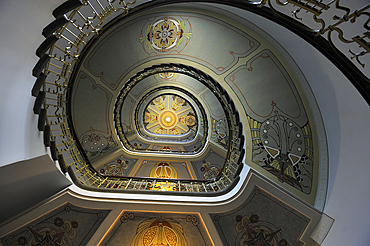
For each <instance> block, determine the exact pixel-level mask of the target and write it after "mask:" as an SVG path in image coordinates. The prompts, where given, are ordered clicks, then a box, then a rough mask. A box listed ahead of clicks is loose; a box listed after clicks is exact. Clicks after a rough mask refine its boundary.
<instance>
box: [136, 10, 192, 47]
mask: <svg viewBox="0 0 370 246" xmlns="http://www.w3.org/2000/svg"><path fill="white" fill-rule="evenodd" d="M185 28H186V25H185V23H184V21H181V20H175V19H173V18H169V17H164V18H162V19H159V20H157V21H156V22H154V23H152V24H150V25H148V26H147V28H146V30H145V32H146V37H140V38H139V42H140V43H142V42H144V40H146V43H145V44H146V46H147V47H148V48H149V49H150V50H156V51H159V52H166V51H168V50H171V49H172V48H174V47H178V46H179V45H180V44H181V43H182V41H183V37H186V38H187V39H190V38H191V37H192V33H185Z"/></svg>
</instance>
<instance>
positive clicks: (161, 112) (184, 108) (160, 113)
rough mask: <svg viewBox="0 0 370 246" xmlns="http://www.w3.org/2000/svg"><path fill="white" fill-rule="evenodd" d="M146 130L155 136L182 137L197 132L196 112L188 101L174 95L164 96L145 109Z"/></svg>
mask: <svg viewBox="0 0 370 246" xmlns="http://www.w3.org/2000/svg"><path fill="white" fill-rule="evenodd" d="M144 111H145V113H144V117H143V119H144V126H145V127H144V128H145V130H146V131H148V132H151V133H154V134H163V135H180V134H186V133H187V132H189V131H190V130H192V129H193V130H194V131H197V129H195V128H194V127H195V126H196V123H197V119H196V112H195V111H194V107H193V106H192V104H191V103H189V101H187V100H186V99H184V98H182V97H180V96H176V95H173V94H163V95H160V96H158V97H156V98H155V99H153V100H152V101H151V102H150V103H149V104H148V105H147V106H146V108H145V110H144Z"/></svg>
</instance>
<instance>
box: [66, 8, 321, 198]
mask: <svg viewBox="0 0 370 246" xmlns="http://www.w3.org/2000/svg"><path fill="white" fill-rule="evenodd" d="M251 27H252V26H251ZM253 29H254V31H252V30H251V29H248V28H247V27H246V25H244V26H243V25H240V23H238V22H235V21H234V20H231V19H229V18H227V17H224V16H221V15H218V14H212V13H208V12H207V11H196V10H190V9H187V8H177V9H176V10H174V9H172V8H171V7H166V8H158V9H153V10H151V11H147V12H146V13H142V14H138V15H137V16H135V18H126V19H124V20H123V21H117V22H115V23H114V24H113V25H111V26H110V28H109V29H108V30H105V31H104V32H102V34H101V35H100V36H99V37H98V38H97V39H96V40H94V43H93V44H92V45H91V46H90V47H89V49H87V50H86V52H85V53H84V55H83V57H82V59H81V62H80V64H79V66H78V68H77V69H76V70H75V72H74V82H73V86H72V87H71V104H70V108H71V116H72V122H73V126H74V131H75V133H76V135H77V137H78V139H79V142H80V144H81V146H82V147H83V149H84V151H85V153H86V156H87V158H89V162H90V164H91V165H92V167H93V168H94V169H95V170H96V171H97V172H98V173H99V174H100V175H103V176H107V177H111V176H116V177H120V176H126V177H160V178H166V179H183V180H208V179H214V178H215V177H218V175H220V174H221V173H222V172H223V171H227V168H225V165H226V164H227V163H228V160H229V158H230V157H232V153H231V152H230V148H231V147H230V146H232V145H233V144H235V143H236V142H238V143H239V141H240V139H237V138H235V137H234V136H233V135H230V133H231V131H232V130H233V129H237V128H239V129H242V131H243V133H244V135H245V139H243V140H242V141H245V145H244V143H243V145H244V148H246V158H245V159H244V162H245V164H247V165H249V166H250V167H252V168H254V169H256V170H257V171H258V172H260V173H262V174H263V175H265V176H266V177H268V178H269V179H271V180H272V181H273V182H275V183H276V184H278V185H280V186H282V187H283V188H285V189H288V190H289V191H291V192H292V193H294V194H295V195H298V196H299V197H301V198H303V199H304V200H306V201H308V202H309V203H311V204H312V203H314V200H315V196H316V189H317V186H318V169H319V163H318V154H319V153H318V147H317V142H318V140H317V136H316V135H315V134H316V129H315V124H314V123H313V118H312V113H311V111H310V106H309V104H308V101H307V99H306V96H305V93H306V92H307V90H306V91H305V92H303V90H302V88H301V85H300V83H305V81H304V79H302V76H301V75H299V76H298V77H299V79H298V77H297V75H296V74H295V73H294V72H293V70H294V71H297V69H295V68H293V69H292V68H291V66H294V63H291V62H290V63H289V64H288V63H287V61H286V60H285V58H283V56H282V55H281V54H280V53H279V52H278V51H277V49H276V48H275V47H276V46H278V44H276V43H274V46H272V45H271V43H269V42H267V41H266V40H265V39H264V38H262V37H261V36H260V35H259V34H261V33H263V32H262V31H259V34H257V33H256V32H255V30H256V29H255V28H253ZM221 34H222V35H221ZM279 49H280V48H279ZM182 66H191V67H192V68H194V69H195V70H196V71H199V73H201V74H204V76H205V77H207V78H212V79H213V80H214V81H216V83H217V85H216V87H218V88H219V89H217V91H220V94H217V93H216V90H215V89H212V86H211V87H210V86H209V85H207V84H206V83H205V82H204V81H203V80H202V79H200V78H198V77H197V76H196V75H194V73H193V74H191V73H190V74H186V73H184V72H183V71H182V70H181V67H182ZM157 68H158V71H157V72H156V69H157ZM166 68H170V69H166ZM176 71H178V72H176ZM184 71H185V70H184ZM302 80H303V81H302ZM222 101H233V103H231V104H230V105H232V106H227V105H224V104H223V103H222ZM310 103H311V104H312V102H310ZM229 107H230V108H229ZM235 108H237V110H238V111H239V113H240V115H239V114H238V113H235V114H231V115H229V116H228V110H233V109H235ZM228 117H229V118H228ZM229 119H233V120H234V121H235V122H239V121H241V122H242V128H240V127H241V125H232V123H231V122H230V120H229ZM175 174H176V175H175Z"/></svg>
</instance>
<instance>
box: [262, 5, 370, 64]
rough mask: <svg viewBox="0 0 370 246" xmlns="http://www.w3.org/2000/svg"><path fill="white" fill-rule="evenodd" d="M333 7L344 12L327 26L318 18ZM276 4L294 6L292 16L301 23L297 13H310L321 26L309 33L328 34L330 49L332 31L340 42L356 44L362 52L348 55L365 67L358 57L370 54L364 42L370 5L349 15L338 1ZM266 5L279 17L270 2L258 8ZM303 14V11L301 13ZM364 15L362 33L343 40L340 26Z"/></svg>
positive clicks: (368, 27) (369, 47) (369, 37)
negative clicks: (365, 17)
mask: <svg viewBox="0 0 370 246" xmlns="http://www.w3.org/2000/svg"><path fill="white" fill-rule="evenodd" d="M334 3H335V5H334V8H335V9H336V10H340V11H344V12H345V14H344V15H343V16H337V15H333V16H332V18H331V19H333V20H334V21H335V22H334V23H332V24H330V25H327V24H326V23H325V21H324V19H322V18H320V17H319V16H320V15H321V14H322V13H324V12H327V11H329V10H330V8H332V7H333V6H331V5H333V4H334ZM276 4H277V5H280V6H289V4H292V5H293V7H294V6H296V7H297V8H296V9H295V10H293V11H292V15H293V16H294V17H295V18H296V19H298V20H300V21H302V20H303V19H302V18H301V17H299V16H298V14H299V13H301V10H304V13H311V14H312V18H313V20H314V21H315V22H316V23H319V24H321V28H320V29H311V28H309V30H310V31H312V32H314V33H315V34H316V36H320V35H323V34H325V33H327V34H328V36H327V39H328V41H329V43H330V45H331V46H332V47H334V48H335V49H337V48H336V45H335V44H334V43H333V41H332V39H331V34H332V32H333V31H335V32H337V34H338V38H339V40H340V41H342V42H343V43H346V44H350V43H357V45H358V47H360V48H362V49H363V50H362V51H360V52H357V53H356V52H353V51H351V49H349V53H350V54H351V55H352V56H351V59H356V61H357V62H358V63H359V64H360V65H361V66H362V67H365V64H364V63H362V62H361V61H360V59H359V58H360V57H361V56H364V55H366V54H368V53H370V42H368V41H366V39H367V40H369V39H370V32H369V30H370V26H369V25H368V24H369V22H370V13H369V12H365V11H366V10H368V9H369V8H370V4H367V5H366V6H364V7H362V8H360V9H358V10H355V11H353V12H352V13H351V9H350V8H347V7H344V6H341V5H340V4H339V0H332V1H328V3H324V2H323V1H322V0H321V1H318V0H286V1H284V2H280V0H276ZM265 5H268V6H269V7H270V8H271V9H272V10H273V11H274V13H275V14H277V15H281V13H280V12H279V11H278V10H276V9H275V8H274V6H273V5H272V3H271V0H262V1H260V3H259V4H258V7H260V8H262V7H263V6H265ZM302 12H303V11H302ZM362 15H365V16H367V19H365V22H364V23H363V27H364V29H365V30H364V32H363V33H362V34H360V35H356V36H353V37H352V38H345V37H344V32H343V30H342V29H341V28H340V26H343V25H342V24H343V23H356V20H357V18H358V17H360V16H362ZM329 19H330V18H329V17H328V18H326V20H329Z"/></svg>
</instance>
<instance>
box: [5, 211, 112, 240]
mask: <svg viewBox="0 0 370 246" xmlns="http://www.w3.org/2000/svg"><path fill="white" fill-rule="evenodd" d="M109 212H110V210H98V209H88V208H82V207H78V206H74V205H72V204H65V205H63V206H61V207H59V208H57V209H54V210H53V211H50V212H49V213H47V214H45V215H43V216H42V217H40V218H38V219H36V220H35V221H32V222H30V223H28V224H26V225H24V226H22V227H21V228H19V229H18V230H16V231H14V232H12V233H10V234H8V235H6V236H4V237H2V238H0V242H1V243H2V244H3V245H4V246H21V245H57V246H58V245H59V246H60V245H76V246H77V245H81V246H84V245H87V243H88V242H89V240H90V238H91V237H92V236H93V235H94V233H95V231H96V230H97V229H98V227H99V226H100V224H101V223H102V222H103V221H104V219H105V218H106V217H107V216H108V214H109Z"/></svg>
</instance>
